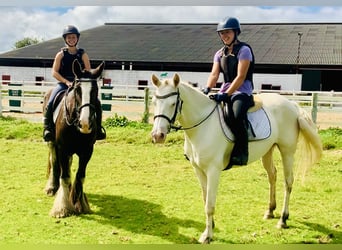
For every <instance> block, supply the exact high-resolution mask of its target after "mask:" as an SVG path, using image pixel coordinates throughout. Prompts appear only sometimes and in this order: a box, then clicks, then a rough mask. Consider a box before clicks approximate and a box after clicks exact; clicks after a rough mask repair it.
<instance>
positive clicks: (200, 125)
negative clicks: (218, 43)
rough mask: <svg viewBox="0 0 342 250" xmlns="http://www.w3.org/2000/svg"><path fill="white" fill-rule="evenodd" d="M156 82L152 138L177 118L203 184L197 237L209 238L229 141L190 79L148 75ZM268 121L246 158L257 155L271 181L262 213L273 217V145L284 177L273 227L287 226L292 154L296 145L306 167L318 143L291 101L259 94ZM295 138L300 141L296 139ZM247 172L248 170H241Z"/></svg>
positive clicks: (160, 138)
mask: <svg viewBox="0 0 342 250" xmlns="http://www.w3.org/2000/svg"><path fill="white" fill-rule="evenodd" d="M152 82H153V84H154V85H155V87H156V92H155V95H154V97H153V103H154V114H155V116H154V125H153V130H152V132H151V136H152V140H153V142H154V143H163V142H164V141H165V139H166V135H167V134H168V132H169V131H170V128H171V127H172V126H174V122H175V121H176V120H177V121H178V122H179V124H180V125H181V129H183V130H184V136H185V141H184V153H185V155H186V156H187V157H188V159H189V160H190V162H191V164H192V166H193V167H194V170H195V173H196V175H197V177H198V179H199V182H200V184H201V187H202V193H203V201H204V204H205V212H206V228H205V230H204V232H203V233H202V235H201V237H200V238H199V242H201V243H210V241H211V240H212V238H213V228H214V218H213V215H214V212H215V203H216V194H217V189H218V184H219V177H220V173H221V171H222V170H224V169H225V168H226V167H227V165H228V163H229V162H228V161H229V159H230V154H231V152H232V149H233V146H234V143H233V142H232V141H230V140H228V139H227V138H226V136H225V134H224V132H223V129H222V124H221V122H220V118H219V112H218V109H219V106H220V105H218V104H217V103H216V102H215V101H213V100H211V99H210V98H208V96H206V95H204V94H203V93H202V92H201V91H199V90H198V89H196V88H193V87H192V86H191V85H190V84H188V83H185V82H181V80H180V77H179V75H178V74H175V75H174V77H173V79H163V80H160V79H159V78H158V77H157V76H155V75H152ZM258 96H259V97H260V99H261V100H262V103H263V109H264V110H265V111H266V113H267V115H268V117H269V122H270V127H271V129H270V135H269V137H268V138H266V139H263V140H257V141H250V142H249V160H248V163H251V162H254V161H256V160H258V159H260V158H262V163H263V166H264V168H265V169H266V171H267V174H268V180H269V185H270V190H269V206H268V210H267V211H266V213H265V216H264V218H265V219H269V218H274V214H273V211H274V210H275V208H276V197H275V196H276V190H275V188H276V171H277V170H276V168H275V166H274V163H273V150H274V148H275V147H278V149H279V151H280V154H281V158H282V162H283V167H284V176H285V179H284V180H285V194H284V202H283V208H282V212H281V217H280V219H279V222H278V224H277V227H278V228H287V227H288V226H287V224H286V220H287V219H288V217H289V200H290V194H291V190H292V184H293V180H294V177H293V169H292V168H293V163H294V155H295V152H296V148H297V145H298V147H299V148H298V150H300V151H301V153H302V155H301V157H303V158H301V162H300V164H301V166H300V167H301V168H304V169H307V168H308V167H310V166H311V165H312V164H314V163H316V162H318V161H319V159H320V157H321V154H322V144H321V140H320V137H319V135H318V133H317V129H316V126H315V124H314V123H313V122H312V120H311V119H310V117H309V116H308V115H307V113H306V112H304V110H303V109H301V108H300V107H299V106H298V105H297V104H296V103H294V102H291V101H289V100H287V99H286V98H285V97H282V96H281V95H278V94H273V93H271V94H266V93H265V94H260V95H258ZM299 141H301V142H303V143H298V142H299ZM246 171H247V169H246Z"/></svg>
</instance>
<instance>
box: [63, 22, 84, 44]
mask: <svg viewBox="0 0 342 250" xmlns="http://www.w3.org/2000/svg"><path fill="white" fill-rule="evenodd" d="M68 34H76V35H77V40H79V39H80V35H81V34H80V32H79V31H78V29H77V28H76V27H75V26H73V25H68V26H66V27H65V28H64V30H63V39H64V41H65V43H66V40H65V38H66V36H67V35H68ZM77 43H78V41H77ZM77 43H76V45H77Z"/></svg>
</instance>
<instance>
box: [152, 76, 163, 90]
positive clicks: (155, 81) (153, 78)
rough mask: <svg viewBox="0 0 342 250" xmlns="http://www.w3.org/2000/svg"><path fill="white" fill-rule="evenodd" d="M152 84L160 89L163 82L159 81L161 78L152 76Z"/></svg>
mask: <svg viewBox="0 0 342 250" xmlns="http://www.w3.org/2000/svg"><path fill="white" fill-rule="evenodd" d="M151 79H152V83H153V84H154V85H155V86H156V87H159V86H160V84H161V82H160V81H159V78H158V77H157V76H156V75H155V74H152V77H151Z"/></svg>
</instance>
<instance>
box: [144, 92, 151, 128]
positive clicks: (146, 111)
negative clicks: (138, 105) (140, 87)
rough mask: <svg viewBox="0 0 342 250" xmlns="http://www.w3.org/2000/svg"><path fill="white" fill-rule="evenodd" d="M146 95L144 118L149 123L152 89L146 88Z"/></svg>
mask: <svg viewBox="0 0 342 250" xmlns="http://www.w3.org/2000/svg"><path fill="white" fill-rule="evenodd" d="M144 92H145V95H144V104H145V110H144V114H143V118H142V122H143V123H148V120H149V117H150V105H149V96H150V91H149V88H145V89H144Z"/></svg>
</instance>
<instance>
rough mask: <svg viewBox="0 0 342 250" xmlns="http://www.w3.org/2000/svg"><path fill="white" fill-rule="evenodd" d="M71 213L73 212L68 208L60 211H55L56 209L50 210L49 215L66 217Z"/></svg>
mask: <svg viewBox="0 0 342 250" xmlns="http://www.w3.org/2000/svg"><path fill="white" fill-rule="evenodd" d="M73 214H74V212H73V211H70V210H68V209H62V210H60V211H56V210H51V211H50V216H51V217H54V218H66V217H69V216H71V215H73Z"/></svg>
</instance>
